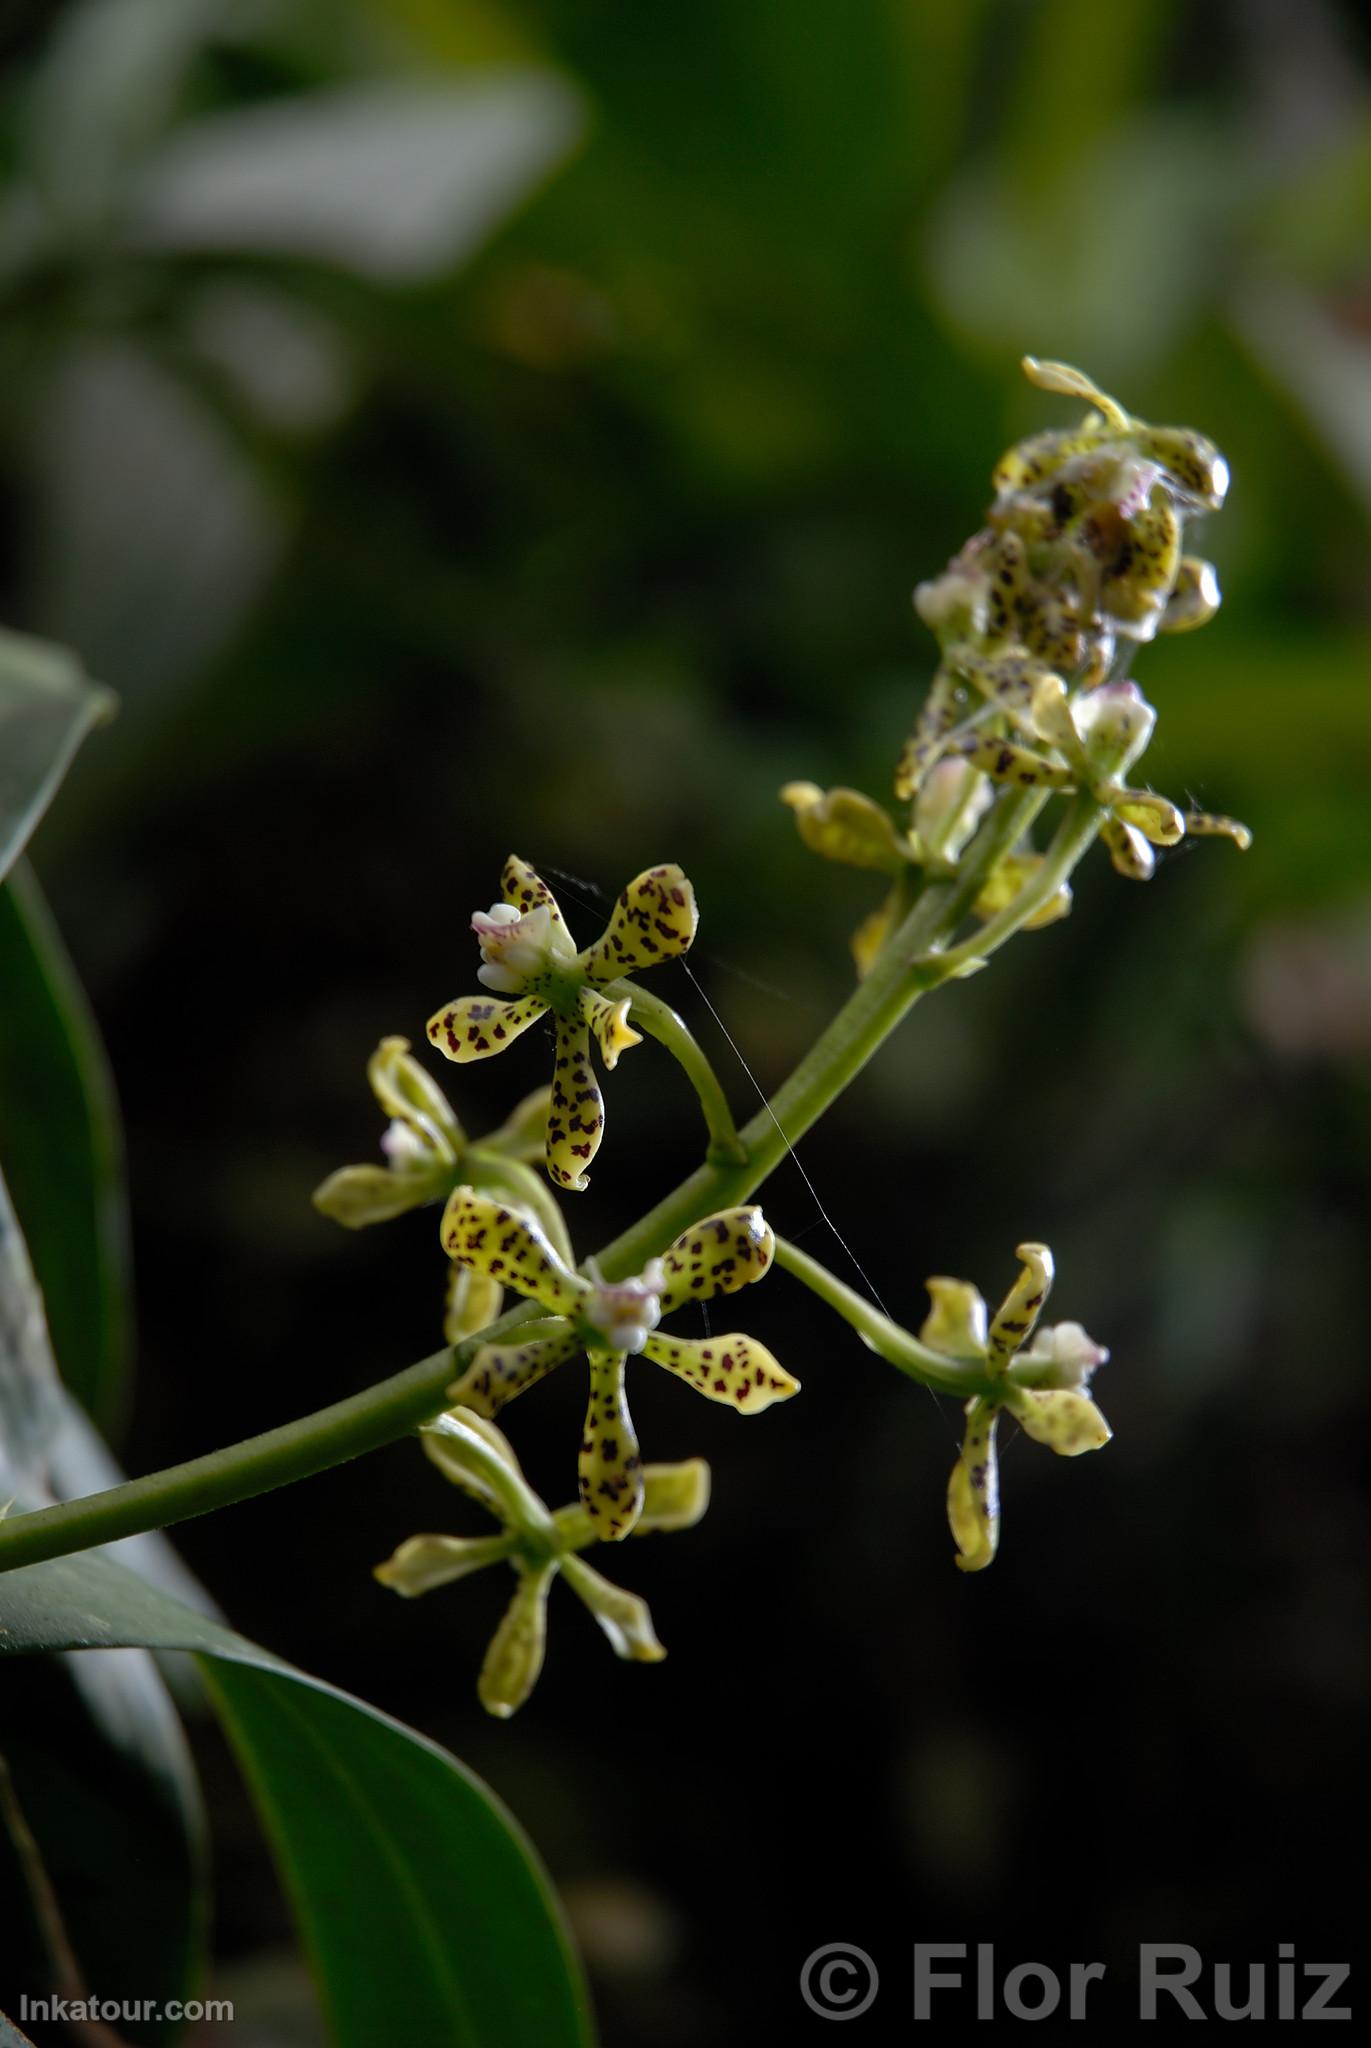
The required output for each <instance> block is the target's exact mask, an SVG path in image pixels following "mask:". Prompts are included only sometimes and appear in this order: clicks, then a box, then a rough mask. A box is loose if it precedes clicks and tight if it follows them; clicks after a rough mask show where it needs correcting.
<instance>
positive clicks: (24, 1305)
mask: <svg viewBox="0 0 1371 2048" xmlns="http://www.w3.org/2000/svg"><path fill="white" fill-rule="evenodd" d="M61 1419H62V1388H61V1383H60V1381H59V1380H58V1377H57V1369H56V1367H55V1366H54V1364H53V1362H52V1352H51V1350H50V1348H49V1345H48V1332H47V1325H46V1324H45V1322H44V1321H43V1300H42V1296H41V1295H40V1294H39V1292H38V1284H37V1282H36V1281H35V1279H34V1277H33V1268H32V1266H31V1265H30V1264H29V1255H28V1250H27V1248H26V1246H25V1244H24V1239H23V1236H22V1234H21V1232H20V1229H19V1224H18V1222H17V1220H16V1218H15V1214H14V1210H13V1207H12V1206H11V1203H10V1198H9V1190H8V1189H7V1188H6V1186H5V1181H4V1177H3V1175H0V1486H3V1487H4V1488H5V1489H7V1491H8V1493H9V1494H10V1495H13V1494H15V1493H22V1494H24V1495H25V1496H32V1497H41V1496H42V1494H43V1492H44V1490H45V1487H46V1459H47V1451H48V1446H49V1444H50V1443H51V1442H52V1439H53V1437H54V1436H55V1435H56V1433H57V1430H58V1428H59V1426H60V1424H61Z"/></svg>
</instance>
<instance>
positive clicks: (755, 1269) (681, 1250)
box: [660, 1203, 776, 1316]
mask: <svg viewBox="0 0 1371 2048" xmlns="http://www.w3.org/2000/svg"><path fill="white" fill-rule="evenodd" d="M775 1250H776V1240H775V1237H774V1236H773V1235H772V1231H771V1226H770V1224H769V1223H768V1222H767V1221H766V1219H765V1217H764V1216H763V1215H762V1212H761V1210H760V1209H759V1208H757V1207H756V1206H755V1204H751V1203H750V1204H748V1205H747V1206H746V1207H745V1208H741V1209H720V1210H718V1211H717V1212H716V1213H715V1214H714V1215H713V1216H705V1217H703V1218H702V1219H701V1221H700V1222H699V1223H693V1224H692V1225H691V1227H690V1229H689V1230H683V1231H682V1232H681V1235H680V1236H679V1237H678V1238H677V1239H676V1240H675V1242H674V1243H673V1244H669V1245H668V1246H667V1248H666V1250H665V1251H664V1252H663V1253H662V1265H663V1267H664V1268H665V1272H666V1283H665V1285H664V1286H663V1288H662V1289H661V1295H660V1299H661V1304H662V1314H663V1315H664V1316H665V1315H669V1314H670V1313H671V1311H672V1309H675V1308H679V1307H680V1306H681V1304H682V1303H683V1302H687V1301H705V1300H707V1299H708V1298H709V1296H710V1295H712V1294H733V1293H736V1291H737V1289H738V1288H740V1287H746V1286H747V1285H748V1284H749V1283H750V1282H751V1281H753V1280H760V1279H761V1277H762V1275H763V1273H765V1272H766V1271H767V1269H768V1268H769V1266H770V1264H771V1260H772V1257H773V1254H774V1253H775Z"/></svg>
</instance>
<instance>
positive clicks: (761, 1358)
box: [643, 1330, 800, 1415]
mask: <svg viewBox="0 0 1371 2048" xmlns="http://www.w3.org/2000/svg"><path fill="white" fill-rule="evenodd" d="M643 1356H644V1358H650V1359H651V1360H652V1362H653V1364H654V1365H661V1366H665V1367H666V1370H667V1371H668V1372H674V1373H675V1374H676V1376H677V1378H678V1379H682V1380H684V1381H685V1383H686V1385H687V1386H689V1387H694V1389H695V1391H696V1393H697V1394H704V1395H705V1396H706V1398H707V1399H709V1400H711V1401H722V1402H723V1404H724V1406H725V1407H728V1408H734V1409H736V1410H737V1412H738V1414H739V1415H760V1414H761V1412H762V1410H763V1408H769V1407H770V1406H771V1404H772V1402H773V1401H788V1400H789V1399H790V1396H791V1395H792V1394H798V1393H799V1391H800V1382H799V1381H798V1380H797V1379H793V1378H792V1377H791V1375H790V1374H789V1373H788V1372H787V1371H786V1369H785V1367H784V1366H783V1365H780V1364H779V1363H778V1362H777V1360H776V1359H774V1358H773V1357H772V1355H771V1353H770V1352H769V1351H768V1350H767V1348H766V1346H765V1344H759V1343H758V1342H757V1340H756V1338H755V1337H740V1336H738V1335H737V1334H736V1333H730V1334H729V1335H728V1336H726V1337H666V1336H663V1334H662V1332H661V1331H660V1330H654V1331H653V1333H652V1335H651V1336H650V1337H649V1338H648V1340H647V1342H646V1343H645V1344H644V1346H643Z"/></svg>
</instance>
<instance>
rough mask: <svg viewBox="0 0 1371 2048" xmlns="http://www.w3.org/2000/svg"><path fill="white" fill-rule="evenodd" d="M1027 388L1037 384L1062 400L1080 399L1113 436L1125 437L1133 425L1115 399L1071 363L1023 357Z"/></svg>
mask: <svg viewBox="0 0 1371 2048" xmlns="http://www.w3.org/2000/svg"><path fill="white" fill-rule="evenodd" d="M1019 367H1020V369H1021V370H1022V371H1023V373H1024V375H1025V377H1027V379H1028V381H1029V383H1030V384H1036V385H1037V387H1038V389H1039V391H1054V392H1056V393H1057V395H1058V396H1059V397H1061V398H1083V399H1084V400H1085V402H1086V404H1087V405H1093V406H1094V407H1095V409H1096V411H1097V412H1099V413H1100V414H1101V415H1102V416H1103V419H1104V423H1105V425H1106V426H1108V427H1110V428H1112V429H1113V431H1114V432H1115V433H1126V432H1127V430H1128V428H1129V427H1130V426H1132V425H1133V424H1134V422H1133V419H1132V416H1131V415H1130V414H1129V413H1126V412H1125V411H1124V409H1123V407H1122V406H1121V405H1120V404H1119V401H1118V399H1117V398H1111V397H1110V396H1109V393H1108V392H1107V391H1101V389H1100V387H1099V385H1098V384H1095V383H1092V381H1091V379H1090V378H1089V377H1087V376H1086V374H1085V372H1084V370H1078V369H1076V368H1075V366H1074V365H1073V364H1071V363H1058V362H1053V361H1052V360H1051V359H1050V358H1046V357H1039V356H1024V357H1023V359H1022V361H1021V363H1020V365H1019Z"/></svg>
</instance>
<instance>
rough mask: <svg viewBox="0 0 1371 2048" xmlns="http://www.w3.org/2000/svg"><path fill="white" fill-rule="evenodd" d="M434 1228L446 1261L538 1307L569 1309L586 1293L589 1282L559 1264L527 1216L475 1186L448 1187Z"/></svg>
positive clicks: (545, 1240) (554, 1254)
mask: <svg viewBox="0 0 1371 2048" xmlns="http://www.w3.org/2000/svg"><path fill="white" fill-rule="evenodd" d="M439 1229H440V1235H441V1237H442V1241H443V1250H444V1251H445V1252H446V1253H447V1255H448V1257H449V1258H450V1259H456V1260H457V1261H458V1263H459V1264H460V1265H463V1266H470V1267H471V1269H472V1271H473V1272H476V1273H484V1274H485V1275H486V1276H487V1278H488V1279H491V1280H495V1281H497V1282H498V1283H499V1285H500V1286H501V1287H512V1288H513V1289H514V1291H515V1293H516V1294H522V1295H523V1296H524V1298H525V1299H526V1300H528V1301H539V1302H541V1303H542V1305H543V1307H544V1308H550V1309H554V1310H556V1311H558V1312H564V1311H568V1310H571V1309H574V1308H575V1307H576V1306H577V1305H578V1304H579V1303H580V1302H581V1301H583V1300H584V1299H585V1297H586V1295H588V1294H589V1293H590V1292H591V1291H592V1290H591V1287H590V1283H589V1281H587V1280H583V1279H582V1278H581V1276H580V1274H579V1273H573V1272H572V1270H571V1268H570V1267H569V1266H567V1265H565V1264H564V1263H563V1261H562V1259H561V1258H560V1257H559V1255H558V1253H557V1252H556V1251H555V1250H554V1248H553V1246H552V1245H551V1243H550V1242H549V1241H548V1239H547V1238H546V1237H545V1236H544V1235H543V1232H542V1230H541V1229H540V1228H539V1226H538V1224H537V1223H535V1222H534V1220H533V1219H532V1217H530V1216H524V1215H521V1214H520V1213H519V1211H518V1210H516V1209H510V1208H508V1207H506V1205H505V1204H504V1203H503V1202H498V1201H496V1200H495V1199H494V1197H493V1196H491V1195H480V1194H477V1192H476V1190H475V1188H468V1187H461V1188H454V1189H453V1191H452V1193H451V1194H450V1195H449V1196H448V1202H447V1207H446V1208H445V1209H444V1211H443V1220H442V1223H441V1225H440V1226H439Z"/></svg>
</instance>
